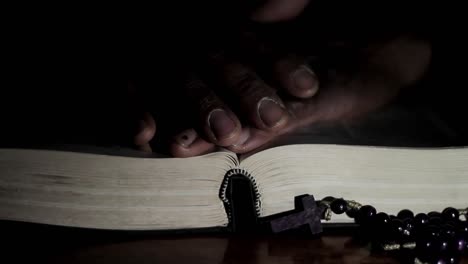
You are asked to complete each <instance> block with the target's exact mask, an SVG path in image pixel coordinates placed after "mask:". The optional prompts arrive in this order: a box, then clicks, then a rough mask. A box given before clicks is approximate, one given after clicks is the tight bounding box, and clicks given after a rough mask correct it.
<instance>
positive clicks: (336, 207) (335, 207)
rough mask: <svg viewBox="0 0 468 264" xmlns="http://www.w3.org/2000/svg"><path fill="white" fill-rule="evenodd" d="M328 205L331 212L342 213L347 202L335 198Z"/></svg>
mask: <svg viewBox="0 0 468 264" xmlns="http://www.w3.org/2000/svg"><path fill="white" fill-rule="evenodd" d="M330 207H331V210H332V211H333V213H335V214H342V213H344V212H346V208H347V203H346V201H345V200H343V199H336V200H334V201H333V202H332V203H331V205H330Z"/></svg>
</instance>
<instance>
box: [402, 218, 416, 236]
mask: <svg viewBox="0 0 468 264" xmlns="http://www.w3.org/2000/svg"><path fill="white" fill-rule="evenodd" d="M413 229H414V221H413V219H410V218H406V219H405V220H404V221H403V234H404V235H405V236H406V237H409V236H412V235H413Z"/></svg>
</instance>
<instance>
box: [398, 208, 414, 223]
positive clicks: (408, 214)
mask: <svg viewBox="0 0 468 264" xmlns="http://www.w3.org/2000/svg"><path fill="white" fill-rule="evenodd" d="M397 217H398V218H400V219H401V220H405V219H406V218H413V217H414V213H413V212H412V211H410V210H408V209H403V210H401V211H400V212H399V213H398V214H397Z"/></svg>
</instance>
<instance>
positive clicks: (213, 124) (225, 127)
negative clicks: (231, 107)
mask: <svg viewBox="0 0 468 264" xmlns="http://www.w3.org/2000/svg"><path fill="white" fill-rule="evenodd" d="M207 120H208V126H209V128H210V129H211V131H212V132H213V134H214V136H215V137H216V139H224V138H228V137H230V136H231V134H232V132H234V130H235V128H236V124H235V123H234V121H233V120H232V119H231V118H230V117H229V116H228V114H227V112H226V111H225V110H223V109H219V108H218V109H214V110H213V111H211V112H210V114H209V115H208V119H207Z"/></svg>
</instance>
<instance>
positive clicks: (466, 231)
mask: <svg viewBox="0 0 468 264" xmlns="http://www.w3.org/2000/svg"><path fill="white" fill-rule="evenodd" d="M458 232H460V234H461V235H463V236H465V237H467V236H468V222H467V221H463V222H460V224H459V226H458Z"/></svg>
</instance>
